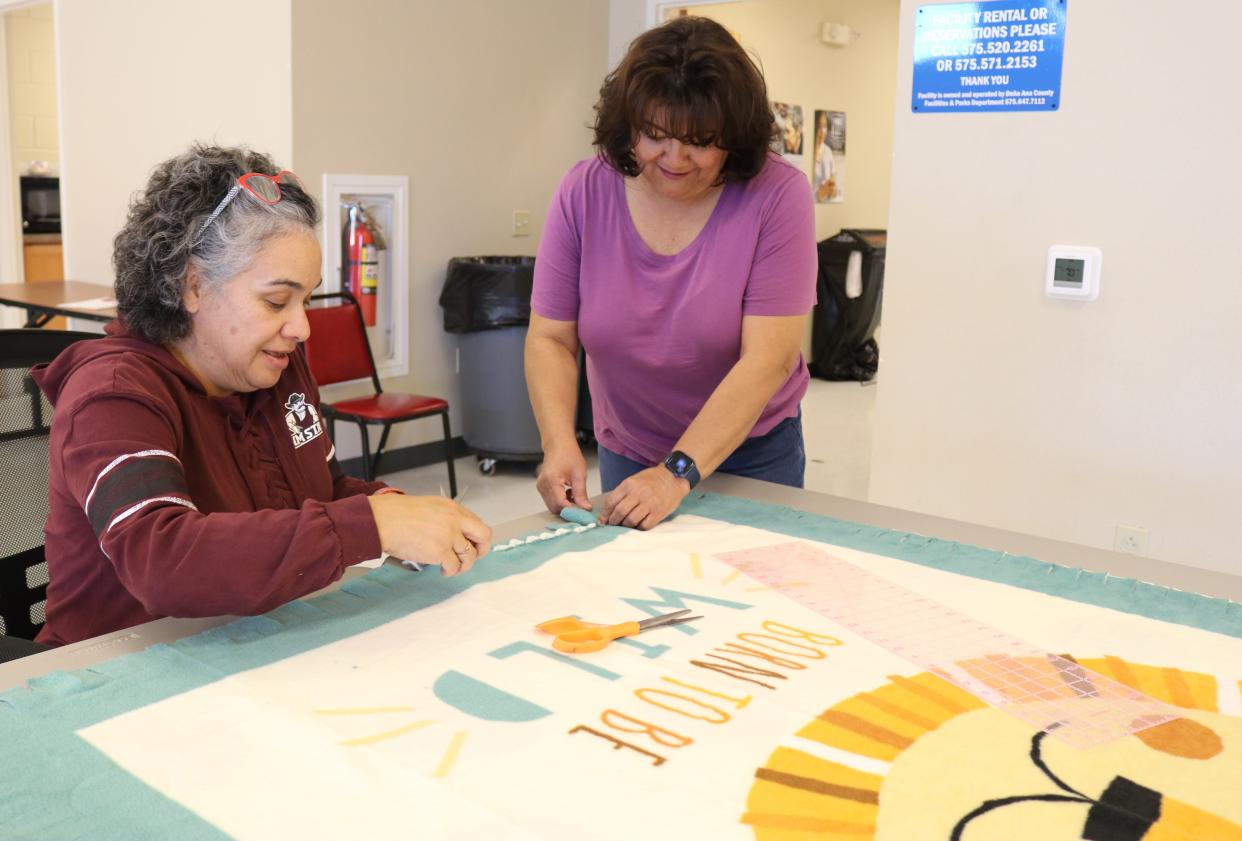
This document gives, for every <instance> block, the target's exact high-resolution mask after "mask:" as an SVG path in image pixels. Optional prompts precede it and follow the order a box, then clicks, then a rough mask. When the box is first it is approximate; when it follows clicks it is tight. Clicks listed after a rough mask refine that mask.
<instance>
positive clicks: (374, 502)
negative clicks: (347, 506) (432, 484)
mask: <svg viewBox="0 0 1242 841" xmlns="http://www.w3.org/2000/svg"><path fill="white" fill-rule="evenodd" d="M367 500H368V501H369V502H370V503H371V512H372V514H373V515H374V517H375V528H376V529H377V530H378V531H379V538H380V548H381V549H383V550H384V551H385V552H387V553H388V554H389V555H392V556H394V557H397V558H401V559H403V560H406V561H414V562H415V563H418V564H439V565H440V572H441V574H442V575H459V574H461V573H463V572H467V571H469V569H470V567H472V566H474V562H475V561H477V560H478V559H479V558H481V557H483V556H484V555H486V554H487V553H488V550H489V549H490V548H491V541H492V530H491V529H490V528H488V526H487V524H486V523H484V522H483V521H482V520H480V519H479V518H478V517H476V516H475V515H474V513H473V512H471V511H470V510H469V509H467V508H465V507H463V506H461V505H458V504H457V503H456V502H453V500H451V499H445V498H443V497H439V496H403V495H401V494H379V495H376V496H370V497H367Z"/></svg>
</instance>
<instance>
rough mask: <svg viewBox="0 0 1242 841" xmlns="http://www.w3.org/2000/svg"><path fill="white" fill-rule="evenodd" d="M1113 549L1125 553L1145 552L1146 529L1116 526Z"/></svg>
mask: <svg viewBox="0 0 1242 841" xmlns="http://www.w3.org/2000/svg"><path fill="white" fill-rule="evenodd" d="M1113 549H1114V550H1115V551H1117V552H1125V553H1126V554H1127V555H1146V554H1147V529H1143V528H1139V527H1138V526H1117V533H1116V535H1115V536H1114V537H1113Z"/></svg>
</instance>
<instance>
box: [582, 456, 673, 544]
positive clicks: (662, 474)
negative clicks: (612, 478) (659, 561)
mask: <svg viewBox="0 0 1242 841" xmlns="http://www.w3.org/2000/svg"><path fill="white" fill-rule="evenodd" d="M689 494H690V483H689V482H687V481H686V480H685V479H679V478H677V477H676V476H674V475H673V474H672V473H670V472H669V471H668V468H666V467H664V466H663V465H660V464H657V465H656V466H655V467H648V468H647V469H646V470H643V471H640V472H638V473H635V474H634V475H633V476H631V477H629V478H628V479H626V480H625V481H624V482H622V483H621V484H619V485H617V487H616V489H615V490H613V492H612V493H610V494H608V498H607V499H605V500H604V513H603V514H602V515H600V522H601V523H603V524H604V525H608V526H630V527H631V528H636V529H644V530H645V529H649V528H654V527H655V526H657V525H659V524H660V522H661V521H663V520H664V518H665V517H667V516H668V515H669V514H672V513H673V512H674V511H676V510H677V506H678V505H681V501H682V500H683V499H685V498H686V497H687V496H688V495H689Z"/></svg>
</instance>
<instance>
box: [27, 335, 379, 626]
mask: <svg viewBox="0 0 1242 841" xmlns="http://www.w3.org/2000/svg"><path fill="white" fill-rule="evenodd" d="M289 361H290V364H289V367H288V368H286V369H285V371H284V373H283V374H282V375H281V378H280V381H279V382H277V383H276V385H275V386H274V387H273V388H269V389H263V390H262V391H256V392H252V393H250V394H236V395H232V396H230V397H224V398H213V397H208V396H207V393H206V392H205V391H204V390H203V387H202V385H200V384H199V382H198V380H197V379H196V378H195V377H194V375H193V374H191V373H190V371H189V370H188V369H187V368H186V367H185V366H183V365H182V364H181V363H179V362H178V361H177V360H176V359H175V358H174V357H173V356H172V354H170V353H169V352H168V351H167V350H165V349H164V348H162V347H160V346H158V345H154V344H151V343H150V342H147V341H144V340H142V339H138V338H135V337H133V336H129V335H127V334H125V333H124V332H123V331H121V330H118V329H117V328H116V326H115V323H114V324H112V325H109V335H108V336H107V337H106V338H101V339H94V340H89V341H83V342H78V343H77V344H75V345H72V346H70V347H69V349H68V350H66V351H65V352H64V353H62V354H61V355H60V356H58V357H57V358H56V360H55V361H54V362H52V363H51V364H50V365H48V366H44V367H41V368H40V369H39V370H36V371H35V372H34V373H33V376H34V379H35V381H36V382H37V383H38V384H39V387H40V388H42V389H43V392H44V393H45V394H46V395H47V396H48V399H49V400H50V401H51V402H52V404H53V405H54V406H55V410H56V411H55V414H54V415H53V418H52V433H51V440H50V442H49V453H48V519H47V527H46V529H45V532H46V535H47V542H46V553H47V562H48V573H49V576H50V578H51V582H50V583H49V584H48V588H47V624H46V625H45V626H44V628H43V630H42V631H41V632H40V634H39V641H40V642H48V643H53V644H61V643H69V642H75V641H77V640H81V639H86V638H88V637H93V636H97V635H99V634H103V633H107V632H109V631H116V630H119V629H121V628H128V627H130V626H133V625H137V624H139V623H141V622H147V621H150V620H152V619H157V618H159V617H162V616H183V617H190V616H220V615H227V614H236V615H247V614H257V613H263V612H265V611H268V610H271V609H272V608H274V607H277V606H278V605H281V604H283V603H285V602H287V601H290V600H292V599H296V598H298V597H300V596H304V595H306V594H307V593H311V592H313V591H315V590H318V589H319V588H321V587H323V586H325V585H327V584H330V583H331V582H333V581H335V580H337V579H338V578H340V577H341V574H342V573H343V572H344V570H345V567H347V566H349V565H351V564H356V563H358V562H359V561H363V560H366V559H368V558H374V557H376V556H378V555H379V554H380V544H379V535H378V533H377V531H376V527H375V520H374V518H373V517H372V515H371V507H370V504H369V503H368V502H367V499H366V494H369V493H373V492H375V491H376V490H379V489H380V488H382V487H384V485H383V484H382V483H379V482H362V481H359V480H357V479H352V478H349V477H346V476H344V475H343V474H342V473H341V470H340V467H339V466H338V465H337V463H336V457H335V450H334V448H333V446H332V442H331V441H330V440H329V439H328V435H327V432H326V424H325V423H324V422H323V419H322V415H321V414H320V412H319V390H318V388H317V387H316V385H315V382H314V380H313V379H312V377H311V374H310V369H309V368H308V367H307V363H306V358H305V355H304V353H303V352H302V350H301V349H300V348H299V350H298V352H297V353H295V354H293V355H292V356H291V357H290V360H289Z"/></svg>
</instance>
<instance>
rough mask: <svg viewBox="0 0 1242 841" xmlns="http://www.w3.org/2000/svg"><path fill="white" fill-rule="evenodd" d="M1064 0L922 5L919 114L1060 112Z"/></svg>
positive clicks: (915, 104) (917, 51)
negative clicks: (1058, 110)
mask: <svg viewBox="0 0 1242 841" xmlns="http://www.w3.org/2000/svg"><path fill="white" fill-rule="evenodd" d="M1065 3H1066V0H990V2H985V3H949V4H945V5H931V6H920V7H919V10H918V14H917V15H916V16H915V29H914V89H913V91H912V99H911V103H910V107H911V108H912V109H913V111H914V113H916V114H929V113H937V112H939V113H954V112H958V113H961V112H980V111H1055V110H1057V109H1058V108H1059V107H1060V104H1061V60H1062V58H1063V57H1064V54H1065Z"/></svg>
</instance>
